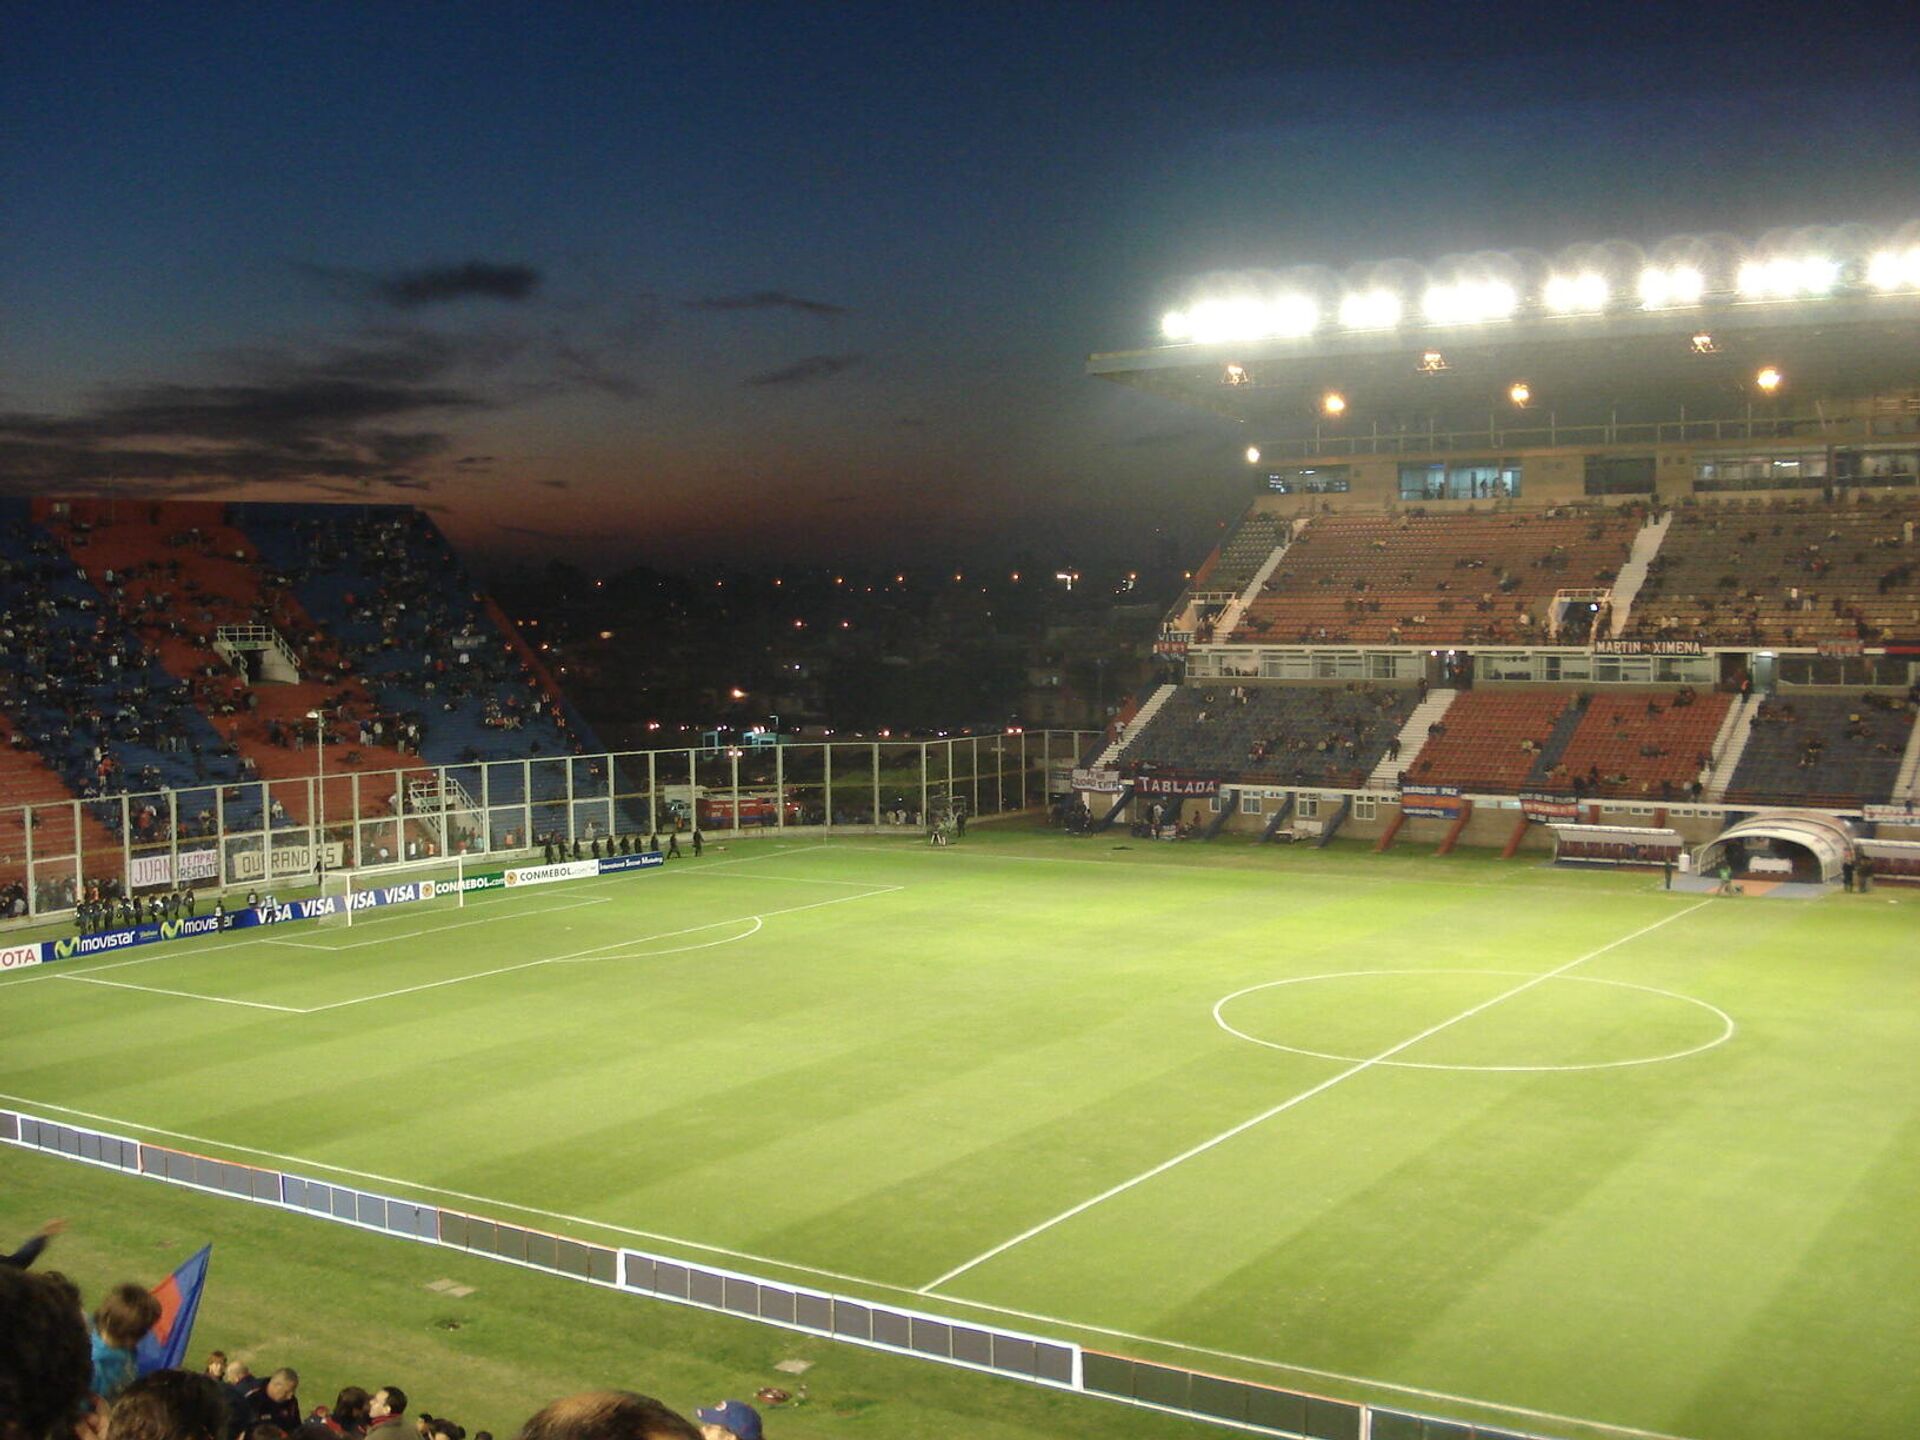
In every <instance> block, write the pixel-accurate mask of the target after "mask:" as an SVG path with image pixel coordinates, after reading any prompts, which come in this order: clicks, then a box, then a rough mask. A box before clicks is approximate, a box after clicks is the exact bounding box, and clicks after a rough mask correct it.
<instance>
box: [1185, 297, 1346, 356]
mask: <svg viewBox="0 0 1920 1440" xmlns="http://www.w3.org/2000/svg"><path fill="white" fill-rule="evenodd" d="M1319 324H1320V308H1319V306H1317V305H1315V304H1314V303H1313V301H1311V300H1309V299H1308V298H1307V297H1306V296H1304V295H1275V296H1271V297H1269V298H1267V299H1260V298H1258V297H1255V296H1251V295H1241V296H1233V297H1226V298H1221V299H1218V300H1202V301H1200V302H1198V303H1197V304H1195V305H1193V306H1192V307H1191V308H1189V309H1186V310H1174V311H1171V312H1169V313H1168V314H1167V316H1166V317H1165V318H1164V319H1163V320H1162V321H1161V322H1160V329H1161V331H1162V332H1163V333H1164V334H1165V335H1166V337H1167V338H1168V339H1169V340H1190V341H1193V342H1194V343H1196V344H1201V345H1211V344H1219V343H1221V342H1223V341H1228V340H1261V339H1266V338H1268V337H1272V336H1279V337H1283V338H1288V339H1292V338H1297V337H1299V336H1302V335H1311V334H1312V333H1313V332H1314V330H1315V329H1316V328H1318V326H1319Z"/></svg>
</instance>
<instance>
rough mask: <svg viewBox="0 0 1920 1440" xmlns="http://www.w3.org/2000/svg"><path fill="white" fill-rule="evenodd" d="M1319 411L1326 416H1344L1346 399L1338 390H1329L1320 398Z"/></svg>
mask: <svg viewBox="0 0 1920 1440" xmlns="http://www.w3.org/2000/svg"><path fill="white" fill-rule="evenodd" d="M1320 410H1321V413H1322V414H1326V415H1344V414H1346V413H1347V397H1346V396H1344V395H1342V394H1341V393H1340V392H1339V391H1338V390H1329V391H1327V393H1326V394H1324V395H1322V396H1321V397H1320Z"/></svg>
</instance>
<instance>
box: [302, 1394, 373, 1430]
mask: <svg viewBox="0 0 1920 1440" xmlns="http://www.w3.org/2000/svg"><path fill="white" fill-rule="evenodd" d="M372 1403H373V1397H372V1396H371V1395H369V1394H368V1393H367V1392H366V1391H364V1390H362V1389H361V1388H360V1387H359V1386H358V1385H349V1386H347V1387H346V1389H344V1390H342V1391H341V1392H340V1393H339V1394H338V1395H336V1396H334V1397H333V1409H331V1410H328V1409H326V1408H325V1407H324V1406H322V1407H320V1408H318V1409H316V1410H315V1411H314V1412H313V1414H312V1416H311V1417H309V1418H311V1419H314V1420H323V1421H325V1422H326V1425H327V1428H328V1429H330V1430H331V1431H333V1433H334V1434H336V1435H360V1434H363V1433H365V1431H366V1428H367V1423H368V1421H370V1420H371V1419H372V1418H373V1417H372V1416H371V1415H370V1414H368V1413H367V1412H368V1407H369V1406H370V1405H372Z"/></svg>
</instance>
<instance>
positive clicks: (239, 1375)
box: [226, 1360, 264, 1437]
mask: <svg viewBox="0 0 1920 1440" xmlns="http://www.w3.org/2000/svg"><path fill="white" fill-rule="evenodd" d="M226 1381H227V1434H228V1436H229V1437H232V1436H238V1435H244V1434H246V1433H247V1427H248V1426H249V1425H251V1424H252V1423H253V1394H254V1391H256V1390H259V1389H262V1388H264V1382H263V1381H261V1380H258V1379H256V1378H255V1377H254V1373H253V1371H252V1370H250V1369H248V1368H247V1362H246V1361H244V1360H229V1361H228V1362H227V1374H226Z"/></svg>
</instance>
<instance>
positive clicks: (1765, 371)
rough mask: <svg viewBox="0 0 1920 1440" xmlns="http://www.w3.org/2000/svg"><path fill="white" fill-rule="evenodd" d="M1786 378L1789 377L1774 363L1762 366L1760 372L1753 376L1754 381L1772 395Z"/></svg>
mask: <svg viewBox="0 0 1920 1440" xmlns="http://www.w3.org/2000/svg"><path fill="white" fill-rule="evenodd" d="M1786 378H1787V377H1786V376H1784V375H1782V374H1781V373H1780V371H1779V369H1778V367H1776V366H1773V365H1763V366H1761V367H1760V373H1759V374H1757V375H1755V376H1754V377H1753V383H1754V384H1756V385H1758V386H1759V387H1760V388H1761V389H1762V390H1764V391H1766V392H1767V394H1769V395H1771V394H1773V392H1774V391H1776V390H1778V389H1779V388H1780V386H1781V384H1782V382H1783V381H1785V380H1786Z"/></svg>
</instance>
